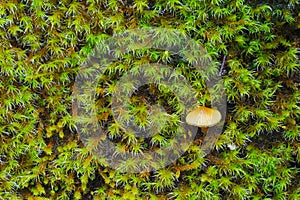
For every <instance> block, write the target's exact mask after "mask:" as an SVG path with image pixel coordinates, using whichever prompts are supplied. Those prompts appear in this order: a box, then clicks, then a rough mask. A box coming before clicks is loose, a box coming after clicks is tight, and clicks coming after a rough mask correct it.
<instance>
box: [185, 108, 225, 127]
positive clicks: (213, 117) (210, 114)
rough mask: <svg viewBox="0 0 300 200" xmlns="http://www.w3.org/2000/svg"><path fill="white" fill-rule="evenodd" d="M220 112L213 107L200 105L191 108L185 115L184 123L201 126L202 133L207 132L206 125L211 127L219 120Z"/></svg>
mask: <svg viewBox="0 0 300 200" xmlns="http://www.w3.org/2000/svg"><path fill="white" fill-rule="evenodd" d="M221 118H222V116H221V113H220V112H219V111H218V110H216V109H213V108H207V107H204V106H200V107H198V108H197V109H195V110H192V111H191V112H190V113H188V115H187V116H186V123H187V124H189V125H192V126H198V127H200V128H201V131H202V133H207V131H208V127H212V126H214V125H216V124H217V123H219V122H220V121H221Z"/></svg>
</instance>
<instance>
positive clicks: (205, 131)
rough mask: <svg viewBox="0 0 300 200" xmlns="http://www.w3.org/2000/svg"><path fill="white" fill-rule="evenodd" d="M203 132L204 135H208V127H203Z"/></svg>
mask: <svg viewBox="0 0 300 200" xmlns="http://www.w3.org/2000/svg"><path fill="white" fill-rule="evenodd" d="M201 132H202V133H203V134H206V133H207V132H208V127H207V126H204V127H201Z"/></svg>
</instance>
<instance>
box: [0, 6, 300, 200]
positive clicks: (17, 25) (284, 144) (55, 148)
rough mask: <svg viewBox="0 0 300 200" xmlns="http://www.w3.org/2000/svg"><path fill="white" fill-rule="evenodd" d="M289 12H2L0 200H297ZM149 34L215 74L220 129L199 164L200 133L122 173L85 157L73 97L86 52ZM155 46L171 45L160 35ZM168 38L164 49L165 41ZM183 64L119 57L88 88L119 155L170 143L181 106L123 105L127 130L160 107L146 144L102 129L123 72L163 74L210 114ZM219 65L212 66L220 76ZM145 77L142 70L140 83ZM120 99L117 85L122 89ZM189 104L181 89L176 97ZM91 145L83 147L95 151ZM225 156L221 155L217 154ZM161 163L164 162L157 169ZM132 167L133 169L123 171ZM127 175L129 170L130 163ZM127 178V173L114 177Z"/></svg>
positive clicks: (299, 111)
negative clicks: (189, 49) (161, 68)
mask: <svg viewBox="0 0 300 200" xmlns="http://www.w3.org/2000/svg"><path fill="white" fill-rule="evenodd" d="M299 3H300V2H299V1H296V0H284V1H275V2H274V1H251V2H248V1H242V0H239V1H231V0H226V1H220V0H213V1H208V0H201V1H199V0H170V1H163V0H157V1H152V0H134V1H129V0H128V1H117V0H82V1H69V0H63V1H55V0H47V1H41V0H33V1H32V0H27V1H25V0H24V1H23V0H21V1H12V0H8V1H5V2H2V3H0V38H1V39H0V44H1V45H0V46H1V48H0V63H1V64H0V65H1V68H0V92H1V97H0V98H1V101H0V134H1V138H0V140H1V141H0V144H1V145H0V183H1V187H0V197H1V198H3V199H168V198H169V199H300V189H299V188H300V182H299V180H300V179H299V166H300V165H299V162H300V140H299V133H300V131H299V130H300V126H299V124H300V103H299V102H300V92H299V88H300V70H299V45H300V39H299V35H300V21H299V20H300V18H299V17H300V15H299V13H300V10H299ZM145 27H160V28H166V29H168V30H178V31H179V32H180V33H181V34H183V35H185V36H187V37H190V38H192V39H194V40H195V41H198V42H199V43H201V44H203V46H204V47H205V48H206V50H207V51H208V54H209V55H210V56H211V58H212V60H213V64H214V65H213V66H211V68H209V69H210V70H211V71H209V73H216V72H217V73H218V74H220V75H221V76H222V79H223V82H224V89H225V91H226V95H227V115H226V119H225V126H224V129H223V131H222V134H221V136H220V138H219V140H218V141H217V142H216V144H215V147H214V150H213V151H212V152H210V153H209V154H208V155H206V156H205V157H203V154H202V151H201V149H200V147H199V146H200V144H201V143H202V140H203V137H202V136H203V135H200V134H199V133H198V134H197V136H196V139H195V140H194V141H193V142H192V144H191V145H190V146H189V148H188V149H187V151H186V152H185V153H184V154H183V155H182V156H180V158H179V159H177V160H176V161H175V162H173V163H171V164H169V165H168V166H166V167H164V168H162V169H159V170H157V171H152V172H144V173H121V172H120V171H118V170H115V169H112V168H110V167H109V163H108V161H107V160H106V159H101V158H98V157H97V156H95V155H94V154H92V153H91V150H92V149H93V148H94V147H95V146H96V145H97V140H96V139H97V137H95V138H92V140H91V143H90V145H88V146H85V145H84V144H85V141H84V140H83V138H81V137H80V136H79V134H78V129H77V128H78V127H77V126H76V123H75V121H74V118H73V116H72V113H73V112H75V111H74V110H73V109H74V107H72V103H73V102H72V101H73V99H72V93H73V92H74V91H73V90H72V88H73V86H74V81H75V78H76V77H77V76H78V75H79V69H80V68H81V67H82V66H81V63H82V62H83V61H84V60H85V59H86V58H87V56H89V55H90V53H92V52H93V49H94V47H96V46H97V45H99V44H101V42H103V41H105V40H106V39H107V38H109V37H110V36H112V35H113V34H116V33H122V32H123V31H125V30H132V29H135V28H145ZM162 36H164V37H163V40H164V41H162V42H170V43H172V42H174V43H175V42H176V40H175V41H173V40H172V37H171V35H170V34H168V33H162ZM173 39H174V38H173ZM189 59H190V60H193V58H188V59H183V58H181V57H179V56H178V55H171V54H170V52H167V51H164V50H159V49H145V48H140V49H135V50H133V51H130V52H127V53H126V54H121V55H120V56H119V58H118V59H117V60H116V61H114V62H113V63H112V64H111V65H110V66H109V67H108V69H107V70H106V71H105V73H104V74H103V76H101V79H100V81H99V85H97V101H96V102H97V109H98V110H97V116H98V121H99V123H100V124H101V125H102V126H103V129H104V130H105V131H106V132H107V135H108V137H110V138H111V140H112V141H114V142H115V143H116V144H118V147H119V149H118V150H120V151H121V150H124V149H127V150H131V151H133V152H141V151H143V150H151V149H159V148H162V147H166V146H168V145H169V144H170V143H171V142H174V141H173V140H172V134H173V133H175V132H180V131H181V130H180V129H179V128H178V124H180V123H181V121H180V120H181V119H180V118H179V117H178V115H179V114H180V113H181V112H182V110H183V106H182V105H181V104H180V103H179V100H178V98H176V93H174V92H172V91H170V90H169V89H168V88H167V87H163V86H158V85H151V84H150V85H148V86H147V87H144V88H143V87H141V88H139V91H138V92H136V93H134V94H133V95H132V96H131V99H130V106H129V109H130V114H131V115H132V116H134V117H135V122H134V123H136V124H137V125H138V126H140V127H144V126H145V124H146V123H147V120H149V119H147V118H145V116H146V115H147V112H148V111H147V110H148V109H149V108H150V107H151V105H153V104H156V103H158V104H159V105H160V106H161V107H160V108H161V109H165V110H166V112H167V113H168V117H162V116H160V115H159V112H158V115H154V116H153V117H152V118H151V119H150V121H151V120H152V121H155V120H156V121H159V120H165V121H164V122H165V123H164V124H166V125H164V126H162V127H160V128H161V129H162V130H163V131H162V132H161V133H160V134H156V135H155V136H153V137H152V138H150V139H149V138H147V139H143V138H139V137H136V136H135V135H134V134H132V133H130V132H126V131H124V130H123V129H122V127H120V126H119V124H118V123H116V121H115V120H114V118H113V112H112V109H111V103H112V94H113V93H114V92H116V84H117V82H118V80H120V77H122V76H123V75H124V74H126V72H128V71H129V70H137V69H138V66H140V65H142V64H147V63H148V64H149V63H150V64H151V63H162V64H164V65H167V66H170V67H172V68H174V69H177V70H178V71H180V72H181V75H184V76H185V78H186V80H188V81H189V82H190V84H191V86H192V87H193V88H194V89H196V91H197V92H196V94H195V97H196V98H197V102H198V104H201V105H206V106H210V105H211V100H212V99H211V97H210V95H209V92H208V91H207V88H206V86H205V82H204V81H203V79H205V76H206V74H201V73H199V72H197V71H196V70H195V69H193V68H192V67H191V66H190V63H189V61H190V60H189ZM221 66H222V67H221ZM149 73H150V72H149ZM125 86H126V87H128V88H129V89H130V88H131V86H130V84H129V85H124V88H126V87H125ZM180 92H182V94H183V95H184V94H187V93H188V92H187V91H186V90H183V89H182V90H180ZM93 142H94V143H93ZM230 146H231V147H232V146H234V149H233V150H231V149H230V148H229V147H230ZM162 162H163V161H162ZM132 163H133V164H134V161H132ZM129 164H130V163H129ZM125 167H128V166H125Z"/></svg>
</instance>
